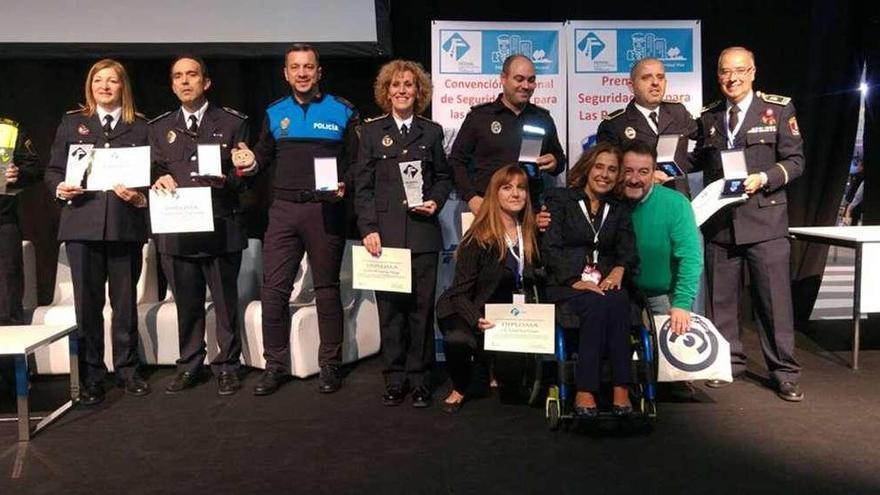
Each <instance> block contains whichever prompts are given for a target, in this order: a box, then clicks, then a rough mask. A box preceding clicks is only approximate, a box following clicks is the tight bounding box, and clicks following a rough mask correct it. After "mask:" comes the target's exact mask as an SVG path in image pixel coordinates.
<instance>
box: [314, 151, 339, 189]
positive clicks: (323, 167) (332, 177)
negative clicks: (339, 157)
mask: <svg viewBox="0 0 880 495" xmlns="http://www.w3.org/2000/svg"><path fill="white" fill-rule="evenodd" d="M337 189H339V178H338V177H337V176H336V158H315V190H316V191H336V190H337Z"/></svg>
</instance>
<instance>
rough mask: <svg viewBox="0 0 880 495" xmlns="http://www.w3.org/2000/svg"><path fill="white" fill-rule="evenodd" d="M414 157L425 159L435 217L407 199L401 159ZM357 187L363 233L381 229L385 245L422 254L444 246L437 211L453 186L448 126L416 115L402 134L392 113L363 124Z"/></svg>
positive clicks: (426, 189)
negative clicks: (446, 136) (445, 134)
mask: <svg viewBox="0 0 880 495" xmlns="http://www.w3.org/2000/svg"><path fill="white" fill-rule="evenodd" d="M409 161H419V162H420V164H421V174H422V181H423V184H422V198H423V200H424V201H434V202H435V203H437V211H436V213H434V214H433V215H431V216H430V217H426V216H423V215H420V214H418V213H414V212H412V210H410V206H409V205H408V204H407V200H406V192H405V190H404V187H403V179H402V177H401V171H400V163H402V162H409ZM355 189H356V192H355V206H356V212H357V224H358V230H360V233H361V237H366V236H367V235H368V234H370V233H373V232H378V233H379V235H380V236H381V239H382V245H383V246H387V247H396V248H409V249H411V250H412V251H413V252H417V253H419V252H432V251H440V250H441V249H442V248H443V240H442V238H441V235H440V225H439V223H438V220H437V216H438V214H439V213H440V210H441V209H442V208H443V205H444V203H445V202H446V198H447V197H448V196H449V191H450V190H451V189H452V177H451V169H450V168H449V165H448V164H447V162H446V155H445V154H444V152H443V128H442V127H440V125H439V124H437V123H436V122H433V121H430V120H428V119H425V118H423V117H418V116H416V117H414V118H413V120H412V128H411V129H410V131H409V132H408V133H407V135H406V136H402V135H401V134H400V130H399V129H398V127H397V124H396V122H395V121H394V117H392V116H390V115H385V116H382V117H379V118H376V119H370V120H367V121H366V122H365V123H364V125H363V126H361V132H360V148H359V151H358V166H357V169H356V171H355Z"/></svg>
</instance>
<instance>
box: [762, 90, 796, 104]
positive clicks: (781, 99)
mask: <svg viewBox="0 0 880 495" xmlns="http://www.w3.org/2000/svg"><path fill="white" fill-rule="evenodd" d="M755 96H757V97H758V98H760V99H762V100H764V101H766V102H767V103H773V104H774V105H782V106H785V105H788V104H789V102H791V98H789V97H788V96H779V95H771V94H767V93H762V92H760V91H757V92H756V93H755Z"/></svg>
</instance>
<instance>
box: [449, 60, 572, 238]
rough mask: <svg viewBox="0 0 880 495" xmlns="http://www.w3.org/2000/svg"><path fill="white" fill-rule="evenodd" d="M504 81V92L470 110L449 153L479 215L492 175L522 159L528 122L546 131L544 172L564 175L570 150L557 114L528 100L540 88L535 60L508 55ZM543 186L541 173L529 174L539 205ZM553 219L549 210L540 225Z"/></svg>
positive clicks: (540, 163) (463, 194)
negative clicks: (559, 133) (561, 135)
mask: <svg viewBox="0 0 880 495" xmlns="http://www.w3.org/2000/svg"><path fill="white" fill-rule="evenodd" d="M501 85H502V88H503V92H502V93H501V94H500V95H498V98H497V99H495V101H493V102H490V103H484V104H482V105H476V106H474V107H472V108H471V111H470V113H468V115H467V117H465V119H464V122H463V123H462V124H461V129H459V131H458V135H457V136H456V138H455V142H454V143H453V145H452V150H451V151H450V153H449V163H450V165H451V166H452V169H453V171H454V174H455V187H456V189H457V190H458V195H459V197H460V198H461V199H463V200H465V201H467V203H468V206H469V207H470V209H471V211H472V212H473V213H474V214H476V213H477V211H478V210H479V209H480V205H481V204H482V202H483V194H484V193H485V191H486V187H487V186H488V185H489V179H490V178H491V177H492V174H493V173H495V171H496V170H498V169H499V168H501V167H503V166H504V165H509V164H511V163H516V162H517V161H518V160H519V152H520V146H521V144H522V137H523V126H526V125H529V126H532V127H536V128H539V129H542V130H543V132H544V139H543V143H542V145H541V155H540V156H539V157H538V159H537V163H536V166H537V168H538V169H539V170H540V173H541V174H543V173H548V174H551V175H559V174H560V173H561V172H562V171H563V170H565V154H564V152H563V151H562V145H560V144H559V137H558V136H557V133H556V124H554V122H553V117H551V116H550V112H549V111H548V110H546V109H544V108H541V107H539V106H537V105H534V104H532V103H531V102H530V101H529V100H530V99H531V97H532V95H533V94H534V92H535V88H536V87H537V82H536V80H535V65H534V64H533V63H532V61H531V60H529V58H528V57H526V56H524V55H511V56H509V57H507V59H506V60H505V61H504V65H503V66H502V70H501ZM471 168H472V169H473V173H471V171H470V170H469V169H471ZM542 188H543V181H542V180H541V178H540V176H539V174H530V180H529V189H530V193H531V196H532V204H533V205H535V206H536V207H537V205H538V204H539V201H538V200H539V196H540V193H541V192H542ZM548 218H549V216H548V214H547V213H544V215H542V216H541V217H540V218H539V222H538V225H539V227H546V225H547V224H548V222H547V221H546V219H548Z"/></svg>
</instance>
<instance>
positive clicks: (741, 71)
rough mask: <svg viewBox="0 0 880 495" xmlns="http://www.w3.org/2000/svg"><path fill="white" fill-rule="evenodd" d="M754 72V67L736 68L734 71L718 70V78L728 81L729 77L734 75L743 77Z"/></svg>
mask: <svg viewBox="0 0 880 495" xmlns="http://www.w3.org/2000/svg"><path fill="white" fill-rule="evenodd" d="M753 70H755V68H754V67H737V68H736V69H719V70H718V76H719V77H720V78H721V79H730V76H732V75H734V74H735V75H736V77H743V76H745V75H746V74H751V72H752V71H753Z"/></svg>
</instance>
